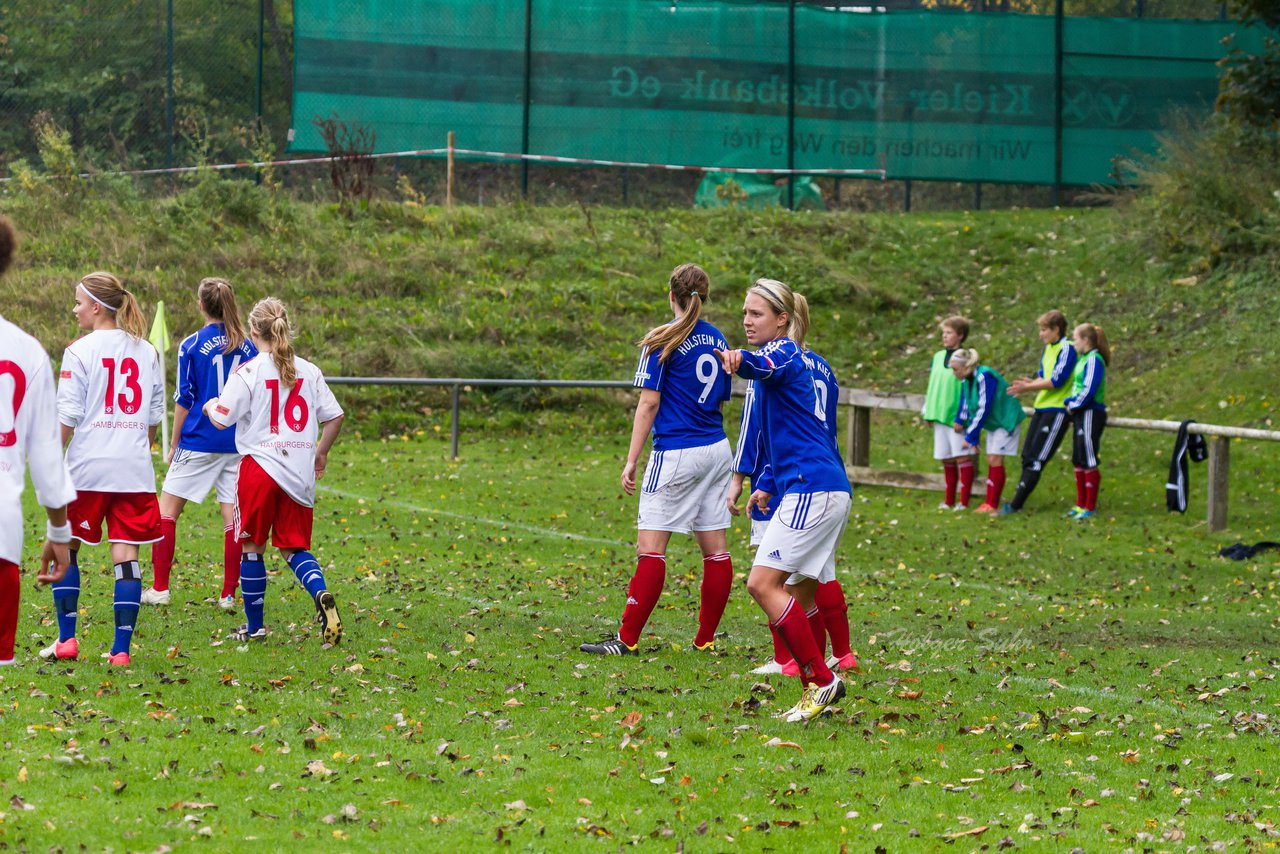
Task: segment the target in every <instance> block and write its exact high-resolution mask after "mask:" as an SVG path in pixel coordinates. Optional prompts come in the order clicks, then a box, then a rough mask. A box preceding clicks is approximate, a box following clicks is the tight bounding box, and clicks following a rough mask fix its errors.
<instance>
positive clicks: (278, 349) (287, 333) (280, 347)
mask: <svg viewBox="0 0 1280 854" xmlns="http://www.w3.org/2000/svg"><path fill="white" fill-rule="evenodd" d="M249 328H250V329H252V330H253V332H254V334H255V335H257V336H258V337H259V338H261V339H262V340H263V341H264V342H266V343H267V344H268V345H270V347H271V361H272V362H274V363H275V366H276V370H277V371H279V373H280V385H281V387H282V388H287V389H289V390H290V391H292V390H293V383H294V380H296V379H297V378H298V368H297V365H296V364H294V358H295V355H294V352H293V327H292V326H291V325H290V323H289V313H288V311H286V310H285V307H284V303H282V302H280V300H278V299H276V298H275V297H266V298H265V299H260V300H258V302H257V303H255V304H254V306H253V310H252V311H250V312H249Z"/></svg>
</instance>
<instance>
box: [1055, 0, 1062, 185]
mask: <svg viewBox="0 0 1280 854" xmlns="http://www.w3.org/2000/svg"><path fill="white" fill-rule="evenodd" d="M1063 14H1064V13H1063V8H1062V0H1055V2H1054V4H1053V206H1054V207H1055V208H1056V207H1057V206H1058V205H1059V204H1061V203H1062V107H1063V95H1062V44H1063V32H1062V31H1063V23H1064V21H1063Z"/></svg>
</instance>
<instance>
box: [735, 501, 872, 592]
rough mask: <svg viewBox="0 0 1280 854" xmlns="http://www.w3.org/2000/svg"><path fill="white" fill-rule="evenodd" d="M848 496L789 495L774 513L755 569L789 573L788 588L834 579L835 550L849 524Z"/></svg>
mask: <svg viewBox="0 0 1280 854" xmlns="http://www.w3.org/2000/svg"><path fill="white" fill-rule="evenodd" d="M850 503H851V499H850V497H849V493H847V492H810V493H802V494H801V493H791V494H789V495H784V496H783V497H782V502H781V503H780V504H779V505H778V507H777V509H776V510H774V511H773V518H772V519H771V520H770V521H769V527H768V528H767V529H766V530H765V532H764V539H763V540H761V542H760V548H758V549H757V550H756V557H755V561H754V564H753V565H754V566H767V567H771V568H773V569H777V570H780V571H782V572H789V573H791V577H790V578H789V579H788V580H787V583H788V584H799V583H800V582H801V581H803V580H804V579H806V578H812V579H816V580H817V581H819V582H821V583H826V582H828V581H834V580H835V577H836V547H837V546H839V545H840V537H841V536H842V535H843V534H844V527H845V525H847V524H848V522H849V505H850Z"/></svg>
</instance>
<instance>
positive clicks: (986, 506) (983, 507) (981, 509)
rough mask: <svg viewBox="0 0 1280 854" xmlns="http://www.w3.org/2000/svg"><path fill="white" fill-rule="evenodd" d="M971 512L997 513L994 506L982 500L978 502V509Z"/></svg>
mask: <svg viewBox="0 0 1280 854" xmlns="http://www.w3.org/2000/svg"><path fill="white" fill-rule="evenodd" d="M973 512H974V513H998V512H999V511H998V510H997V509H996V508H995V507H992V506H991V505H990V504H988V503H987V502H985V501H984V502H982V503H981V504H979V505H978V509H977V510H974V511H973Z"/></svg>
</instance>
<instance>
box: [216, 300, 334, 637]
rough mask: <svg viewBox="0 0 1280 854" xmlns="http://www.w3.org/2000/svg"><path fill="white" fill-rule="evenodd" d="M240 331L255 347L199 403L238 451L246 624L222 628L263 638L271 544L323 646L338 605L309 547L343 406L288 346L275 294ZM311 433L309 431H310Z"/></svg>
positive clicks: (283, 315) (237, 508) (239, 536)
mask: <svg viewBox="0 0 1280 854" xmlns="http://www.w3.org/2000/svg"><path fill="white" fill-rule="evenodd" d="M249 335H250V337H251V338H252V339H253V343H254V345H255V346H256V347H257V348H258V355H257V356H256V357H255V358H253V359H251V360H250V361H248V362H246V363H245V364H243V365H241V366H240V368H239V370H237V371H236V372H235V373H234V374H232V375H231V377H230V378H228V380H227V383H226V385H225V386H224V387H223V389H222V394H221V395H219V396H218V397H215V398H213V399H211V400H210V401H209V402H208V403H206V404H205V406H204V412H205V415H207V416H208V417H209V420H210V421H211V422H213V425H214V426H215V427H218V428H221V429H225V428H227V427H230V426H232V425H235V428H236V448H237V450H239V451H240V453H241V454H242V455H243V459H241V461H240V471H239V476H238V477H237V479H236V505H235V525H236V539H237V540H238V541H239V542H240V548H241V554H240V594H241V596H242V597H243V598H244V616H245V624H244V625H243V626H241V627H240V628H239V630H237V631H236V632H233V633H232V635H231V637H232V638H233V639H235V640H241V641H248V640H262V639H263V638H265V637H266V636H267V629H266V626H265V625H264V623H263V600H264V599H265V598H266V592H267V567H266V563H265V561H264V559H263V551H264V549H266V546H267V538H268V536H270V539H271V544H272V545H274V546H275V547H276V548H278V549H280V553H281V554H282V555H283V556H284V559H285V560H286V561H287V562H288V564H289V568H290V569H292V570H293V574H294V576H296V577H297V579H298V581H299V583H301V584H302V586H303V587H304V588H305V589H306V591H307V593H308V595H310V596H311V600H312V601H313V602H314V603H315V606H316V622H318V623H319V624H320V626H321V640H322V642H323V643H324V645H325V646H326V647H329V646H333V645H334V644H336V643H338V642H339V641H340V640H341V639H342V620H341V619H340V618H339V616H338V605H337V602H336V601H335V600H334V598H333V593H331V592H330V591H329V590H328V588H327V587H326V586H325V581H324V573H323V572H322V571H321V569H320V563H319V562H318V561H317V560H316V559H315V556H314V555H312V554H311V552H310V549H311V521H312V507H313V506H314V505H315V500H316V479H317V478H319V477H322V476H323V475H324V469H325V465H326V463H327V462H328V459H329V449H330V448H331V447H333V442H334V440H335V439H337V438H338V431H340V430H341V429H342V418H343V413H342V407H341V406H339V405H338V401H337V400H336V399H335V398H334V396H333V392H331V391H329V386H328V384H327V383H326V382H325V381H324V375H323V374H322V373H320V369H319V368H317V367H316V366H315V365H313V364H311V363H310V362H308V361H307V360H306V359H303V358H301V357H300V356H297V355H295V354H294V352H293V343H292V342H293V330H292V328H291V327H290V325H289V315H288V313H287V312H286V311H285V307H284V304H283V303H282V302H280V300H278V299H274V298H272V297H267V298H266V299H263V300H259V301H258V303H257V304H256V305H255V306H254V307H253V310H252V311H250V312H249ZM317 437H318V439H317Z"/></svg>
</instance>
